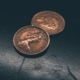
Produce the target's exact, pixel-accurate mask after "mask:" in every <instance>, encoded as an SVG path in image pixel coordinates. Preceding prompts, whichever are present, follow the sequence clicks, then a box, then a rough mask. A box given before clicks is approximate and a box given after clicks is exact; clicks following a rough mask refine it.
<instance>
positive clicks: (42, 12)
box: [31, 10, 65, 35]
mask: <svg viewBox="0 0 80 80" xmlns="http://www.w3.org/2000/svg"><path fill="white" fill-rule="evenodd" d="M44 12H52V13H56V14H58V15H59V16H60V17H61V18H62V21H63V23H64V27H63V28H62V29H61V30H60V31H58V32H57V33H55V34H49V33H48V32H47V31H46V30H45V31H46V32H47V33H48V34H49V35H56V34H58V33H60V32H62V31H63V30H64V28H65V20H64V18H63V16H62V15H61V14H59V13H57V12H55V11H50V10H45V11H40V12H38V13H36V14H35V15H34V16H33V17H32V19H31V25H32V26H34V25H33V19H34V18H35V17H36V16H37V15H39V14H41V13H44ZM37 27H39V26H37Z"/></svg>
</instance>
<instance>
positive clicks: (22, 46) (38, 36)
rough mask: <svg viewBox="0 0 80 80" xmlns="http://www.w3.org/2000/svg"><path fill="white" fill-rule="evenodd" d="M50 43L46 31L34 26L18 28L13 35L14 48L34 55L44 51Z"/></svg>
mask: <svg viewBox="0 0 80 80" xmlns="http://www.w3.org/2000/svg"><path fill="white" fill-rule="evenodd" d="M49 43H50V38H49V35H48V33H47V32H45V31H44V30H43V29H41V28H39V27H36V26H33V27H32V26H25V27H22V28H20V29H19V30H18V31H17V32H16V33H15V35H14V37H13V44H14V46H15V48H16V49H17V50H18V51H20V52H21V53H23V54H27V55H35V54H38V53H41V52H42V51H44V50H45V49H46V48H47V47H48V45H49Z"/></svg>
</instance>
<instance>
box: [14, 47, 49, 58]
mask: <svg viewBox="0 0 80 80" xmlns="http://www.w3.org/2000/svg"><path fill="white" fill-rule="evenodd" d="M14 49H15V51H16V52H17V53H18V54H19V55H21V56H23V57H25V58H38V57H41V56H43V55H45V54H46V53H47V51H48V49H49V46H48V47H47V48H46V50H44V51H43V52H41V53H39V54H35V55H27V54H23V53H21V52H19V51H18V50H17V49H16V48H15V47H14Z"/></svg>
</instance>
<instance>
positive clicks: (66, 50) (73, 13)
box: [0, 0, 80, 80]
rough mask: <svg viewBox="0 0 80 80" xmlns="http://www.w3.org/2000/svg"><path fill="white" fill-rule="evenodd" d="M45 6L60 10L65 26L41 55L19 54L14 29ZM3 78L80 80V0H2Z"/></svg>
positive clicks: (0, 59)
mask: <svg viewBox="0 0 80 80" xmlns="http://www.w3.org/2000/svg"><path fill="white" fill-rule="evenodd" d="M43 10H51V11H55V12H58V13H59V14H61V15H62V16H63V17H64V19H65V22H66V25H65V29H64V30H63V32H61V33H59V34H57V35H53V36H50V38H51V42H50V45H49V48H48V49H47V50H46V51H45V52H43V53H41V55H37V56H31V57H30V56H24V55H21V54H19V52H17V51H16V50H15V48H14V46H13V36H14V34H15V32H16V31H17V30H18V29H19V28H21V27H23V26H26V25H30V24H31V19H32V17H33V16H34V14H36V13H37V12H39V11H43ZM24 57H25V60H24ZM23 61H24V63H22V62H23ZM21 64H22V67H21ZM0 80H80V2H79V0H72V1H70V0H68V1H67V0H63V1H62V0H44V1H43V0H32V1H31V0H26V1H14V0H10V1H7V0H5V1H0Z"/></svg>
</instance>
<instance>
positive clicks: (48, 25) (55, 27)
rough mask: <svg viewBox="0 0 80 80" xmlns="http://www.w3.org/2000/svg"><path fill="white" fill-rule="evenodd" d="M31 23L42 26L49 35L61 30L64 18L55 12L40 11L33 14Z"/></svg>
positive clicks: (63, 25)
mask: <svg viewBox="0 0 80 80" xmlns="http://www.w3.org/2000/svg"><path fill="white" fill-rule="evenodd" d="M31 25H32V26H38V27H40V28H42V29H43V30H45V31H46V32H48V33H49V35H54V34H58V33H60V32H61V31H63V29H64V27H65V20H64V18H63V17H62V16H61V15H60V14H58V13H57V12H53V11H41V12H38V13H37V14H35V15H34V16H33V18H32V21H31Z"/></svg>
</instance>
